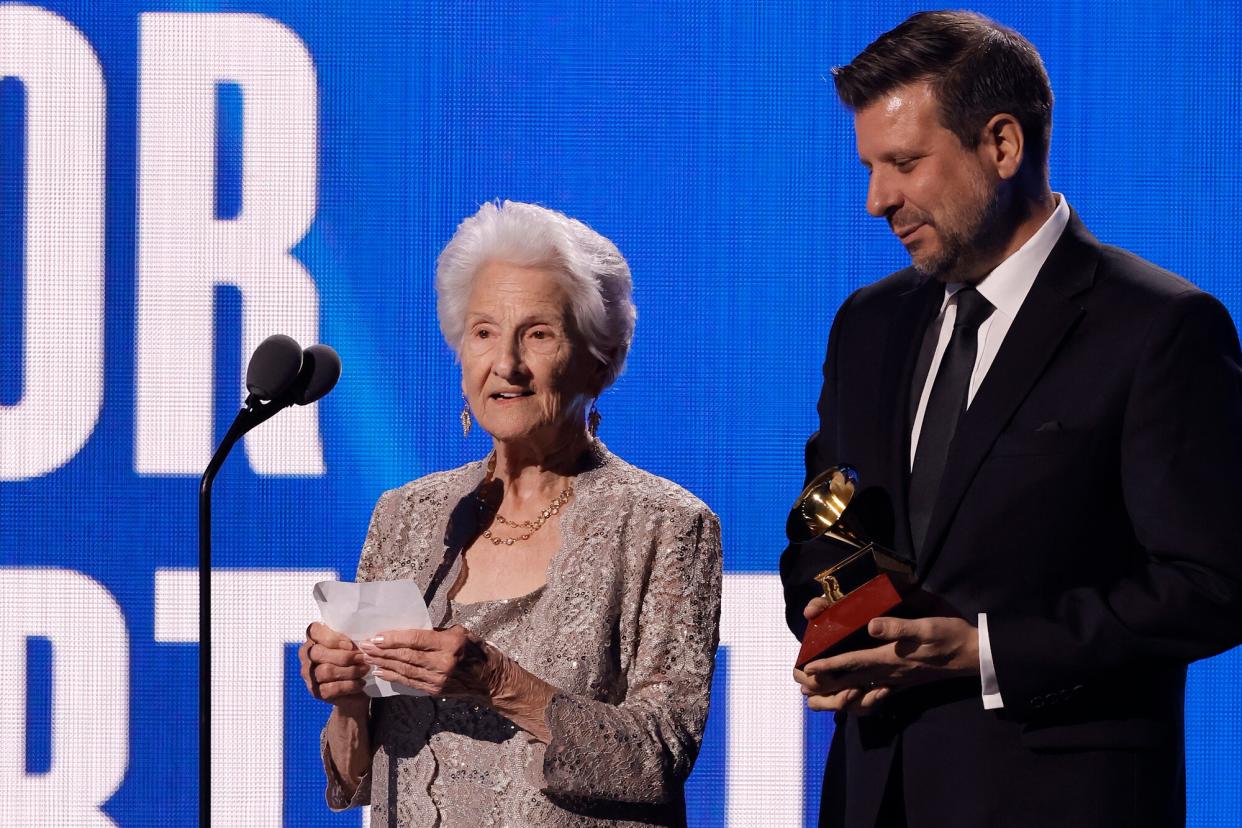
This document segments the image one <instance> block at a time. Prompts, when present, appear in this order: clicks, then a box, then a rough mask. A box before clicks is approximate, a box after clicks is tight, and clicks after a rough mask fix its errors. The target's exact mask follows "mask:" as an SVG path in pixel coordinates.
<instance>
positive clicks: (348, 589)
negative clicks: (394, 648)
mask: <svg viewBox="0 0 1242 828" xmlns="http://www.w3.org/2000/svg"><path fill="white" fill-rule="evenodd" d="M315 601H316V603H318V604H319V614H320V617H321V618H322V619H323V623H325V624H327V625H328V626H329V627H331V628H332V629H334V630H336V631H337V632H339V633H342V634H343V635H347V636H349V637H350V638H351V639H352V640H353V641H354V642H355V643H357V642H360V641H366V640H367V639H368V638H370V637H371V636H373V635H375V634H376V633H381V632H384V631H385V630H427V629H431V617H430V616H429V615H428V614H427V604H426V603H425V602H424V601H423V593H422V590H420V589H419V587H418V584H416V583H414V582H413V581H363V582H361V583H350V582H348V581H320V582H319V583H317V584H315ZM366 693H367V695H368V696H371V697H373V698H380V697H384V696H397V695H401V696H426V695H428V694H427V693H424V692H423V691H422V690H415V689H414V688H413V687H409V686H407V685H404V684H401V683H400V682H395V681H393V682H390V681H384V680H383V679H381V678H376V677H375V675H374V674H373V673H372V674H368V675H367V678H366Z"/></svg>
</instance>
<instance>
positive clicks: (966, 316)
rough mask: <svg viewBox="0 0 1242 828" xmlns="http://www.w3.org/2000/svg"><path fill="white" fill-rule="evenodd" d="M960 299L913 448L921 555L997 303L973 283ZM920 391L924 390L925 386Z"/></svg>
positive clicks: (914, 528) (913, 508)
mask: <svg viewBox="0 0 1242 828" xmlns="http://www.w3.org/2000/svg"><path fill="white" fill-rule="evenodd" d="M955 298H956V300H957V315H956V316H955V317H954V319H953V334H952V336H950V338H949V345H948V347H947V348H945V351H944V356H943V357H942V358H941V360H940V369H939V370H938V371H936V380H935V382H933V383H932V388H931V393H930V394H929V395H928V397H927V408H926V409H925V410H924V411H923V427H922V429H921V430H920V431H919V444H918V448H917V449H916V450H915V452H914V467H913V468H912V469H911V471H910V535H911V539H912V540H913V541H914V550H915V553H916V554H921V553H922V551H923V543H924V541H925V540H926V539H927V537H926V536H927V525H928V524H929V523H930V522H931V517H932V510H933V509H934V508H935V506H936V498H937V496H938V495H939V493H940V478H941V477H943V476H944V467H945V462H946V461H947V460H948V457H949V446H950V445H952V443H953V435H954V434H955V433H956V432H957V422H958V420H959V419H960V418H961V416H962V412H964V411H965V410H966V392H967V391H968V390H969V388H970V375H971V374H972V373H973V372H974V370H975V354H976V353H977V351H978V342H979V338H978V333H979V326H980V325H982V324H983V321H984V320H985V319H987V318H988V316H989V315H991V313H992V310H993V308H992V304H991V303H990V302H988V300H987V299H984V298H983V296H981V295H980V294H979V291H977V290H975V289H974V288H973V287H965V288H962V289H961V290H959V291H958V292H957V293H956V294H955ZM918 390H919V392H920V393H921V391H922V389H918Z"/></svg>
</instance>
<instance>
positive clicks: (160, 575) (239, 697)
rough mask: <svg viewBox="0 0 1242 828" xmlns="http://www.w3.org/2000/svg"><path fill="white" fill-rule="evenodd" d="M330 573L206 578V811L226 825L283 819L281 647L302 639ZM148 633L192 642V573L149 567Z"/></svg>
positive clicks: (244, 572)
mask: <svg viewBox="0 0 1242 828" xmlns="http://www.w3.org/2000/svg"><path fill="white" fill-rule="evenodd" d="M336 578H337V574H336V573H335V572H333V571H331V570H324V571H314V570H308V569H234V570H227V569H217V570H215V571H214V572H213V573H212V575H211V600H212V615H211V641H212V648H211V658H212V664H211V698H212V705H211V812H212V813H213V814H219V815H220V816H219V819H220V821H221V824H223V825H247V826H251V828H265V827H266V826H272V828H280V826H281V825H283V824H284V823H283V816H282V813H283V803H284V783H283V780H284V777H285V775H284V762H285V739H284V730H283V723H284V689H283V688H284V669H285V645H286V644H295V643H300V642H302V641H304V640H305V636H306V625H307V624H308V623H310V622H311V621H315V620H318V618H319V609H318V607H316V606H315V600H314V598H312V597H311V590H312V589H314V587H315V584H317V583H319V582H320V581H333V580H336ZM155 640H156V641H162V642H187V643H188V642H194V641H198V571H197V570H193V569H158V570H156V572H155ZM260 733H261V734H263V736H262V738H256V735H255V734H260Z"/></svg>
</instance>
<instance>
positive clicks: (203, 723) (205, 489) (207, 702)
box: [198, 394, 285, 828]
mask: <svg viewBox="0 0 1242 828" xmlns="http://www.w3.org/2000/svg"><path fill="white" fill-rule="evenodd" d="M284 407H285V406H283V405H278V404H276V403H267V404H266V405H263V404H262V403H260V402H259V401H258V398H257V397H255V395H254V394H251V395H250V397H249V398H248V399H247V400H246V407H245V408H243V409H242V410H241V411H239V412H238V414H237V417H235V418H234V419H233V424H232V425H231V426H229V430H228V432H227V433H226V434H225V435H224V439H223V440H221V441H220V447H219V448H217V449H216V453H215V454H214V455H212V457H211V462H210V463H208V464H207V470H206V471H204V472H203V476H202V478H201V479H200V480H199V484H198V797H199V798H198V824H199V825H200V826H203V828H207V826H209V825H211V484H212V483H214V482H215V480H216V473H217V472H219V471H220V467H221V466H223V465H224V460H225V458H227V457H228V456H229V452H230V451H232V450H233V446H234V445H236V444H237V441H238V440H240V439H241V438H242V435H243V434H245V433H246V432H247V431H250V429H252V428H254V427H255V426H257V425H259V424H260V423H262V422H263V421H265V420H267V419H269V418H270V417H272V416H273V415H274V414H275V413H276V412H277V411H279V410H280V409H282V408H284Z"/></svg>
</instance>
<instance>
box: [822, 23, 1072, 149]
mask: <svg viewBox="0 0 1242 828" xmlns="http://www.w3.org/2000/svg"><path fill="white" fill-rule="evenodd" d="M832 78H833V81H834V82H835V83H836V86H837V95H839V96H840V98H841V101H842V102H843V103H844V104H845V105H846V106H847V107H849V108H850V110H852V111H854V112H857V111H858V110H860V109H864V108H866V107H867V106H869V105H870V104H872V103H875V102H876V101H877V100H878V99H879V98H880V97H881V96H883V95H886V94H888V93H889V92H892V91H893V90H894V89H896V88H898V87H900V86H905V85H906V84H910V83H921V82H927V83H928V84H930V85H931V89H932V92H933V94H934V95H935V97H936V100H937V102H938V103H939V104H940V121H941V123H942V124H943V126H944V127H945V129H948V130H950V131H951V132H952V133H953V134H954V135H956V136H957V137H958V140H960V141H961V142H962V144H963V146H966V147H969V148H970V149H974V148H975V147H977V146H978V145H979V140H980V136H981V133H982V131H983V127H984V126H985V125H986V124H987V122H988V120H989V119H990V118H991V117H992V116H993V115H996V114H998V113H1001V112H1007V113H1009V114H1010V115H1013V116H1014V117H1015V118H1017V119H1018V122H1019V123H1020V124H1021V125H1022V133H1023V137H1024V138H1025V143H1026V146H1027V152H1028V153H1030V158H1031V160H1032V161H1034V162H1035V163H1036V164H1038V167H1037V169H1040V170H1041V171H1042V170H1043V169H1046V164H1047V161H1048V141H1049V139H1050V137H1051V135H1052V86H1051V85H1050V84H1049V83H1048V73H1047V72H1046V71H1045V70H1044V62H1043V61H1042V60H1041V59H1040V57H1039V52H1037V51H1036V50H1035V47H1034V46H1032V45H1031V42H1030V41H1029V40H1027V39H1026V38H1025V37H1023V36H1022V35H1020V34H1018V33H1017V32H1015V31H1014V30H1013V29H1010V28H1007V27H1005V26H1002V25H1001V24H999V23H997V22H996V21H994V20H991V19H989V18H987V17H984V16H983V15H981V14H976V13H975V12H967V11H930V12H919V13H918V14H914V15H911V16H910V17H909V18H907V19H906V20H905V22H903V23H902V24H901V25H899V26H898V27H897V28H895V29H893V30H892V31H888V32H885V33H884V34H882V35H880V36H879V37H878V38H877V39H876V40H875V42H873V43H872V44H871V45H870V46H868V47H867V48H866V49H863V51H862V53H861V54H859V55H858V57H856V58H854V59H853V60H852V61H850V62H849V64H847V65H846V66H838V67H837V68H835V69H833V70H832Z"/></svg>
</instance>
